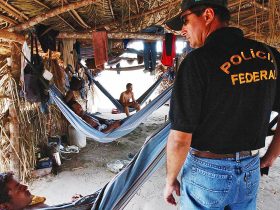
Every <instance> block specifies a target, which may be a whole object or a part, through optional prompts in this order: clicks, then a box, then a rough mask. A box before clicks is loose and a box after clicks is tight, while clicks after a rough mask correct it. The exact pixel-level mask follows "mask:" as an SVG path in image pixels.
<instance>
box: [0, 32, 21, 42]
mask: <svg viewBox="0 0 280 210" xmlns="http://www.w3.org/2000/svg"><path fill="white" fill-rule="evenodd" d="M0 39H1V40H4V41H9V42H10V41H13V42H18V43H23V42H24V41H25V37H24V36H23V35H21V34H17V33H12V32H9V31H6V30H0Z"/></svg>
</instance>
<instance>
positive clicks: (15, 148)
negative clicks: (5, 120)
mask: <svg viewBox="0 0 280 210" xmlns="http://www.w3.org/2000/svg"><path fill="white" fill-rule="evenodd" d="M9 117H10V143H11V150H10V161H11V162H10V169H11V171H13V172H14V174H15V177H16V178H17V179H19V178H20V160H19V158H18V155H19V152H20V150H19V122H18V118H17V112H16V110H15V108H14V107H13V106H10V108H9Z"/></svg>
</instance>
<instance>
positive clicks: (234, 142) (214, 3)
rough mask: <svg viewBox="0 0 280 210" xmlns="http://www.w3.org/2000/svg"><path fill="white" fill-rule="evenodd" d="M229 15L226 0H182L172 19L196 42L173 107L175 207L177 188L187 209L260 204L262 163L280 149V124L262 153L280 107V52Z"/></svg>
mask: <svg viewBox="0 0 280 210" xmlns="http://www.w3.org/2000/svg"><path fill="white" fill-rule="evenodd" d="M229 19H230V13H229V11H228V9H227V1H226V0H183V2H182V5H181V13H180V14H179V15H177V16H176V17H174V18H173V19H171V20H170V21H168V22H167V26H168V27H170V28H171V29H173V30H177V31H179V30H181V31H182V34H183V35H184V36H185V37H186V39H187V40H188V41H189V43H190V46H191V47H192V48H196V49H195V50H193V51H192V52H191V53H189V54H188V55H187V56H186V58H185V59H184V60H183V62H182V63H181V65H180V68H179V70H178V73H177V77H176V80H175V84H174V90H173V93H172V99H171V107H170V121H171V131H170V134H169V138H168V143H167V178H166V187H165V192H164V198H165V200H166V202H168V203H171V204H174V205H176V201H175V199H174V197H173V194H172V193H173V192H174V191H175V192H176V194H177V195H180V196H181V202H180V205H181V209H195V210H197V209H200V210H201V209H221V210H222V209H238V210H243V209H256V196H257V191H258V186H259V179H260V167H261V168H264V167H269V166H271V165H272V164H273V162H274V161H275V159H276V158H277V157H278V156H279V154H280V126H278V127H277V129H276V134H275V136H274V138H273V141H272V143H271V145H270V147H269V149H268V151H267V153H266V154H265V156H264V157H263V158H262V159H261V161H260V158H259V155H258V150H259V149H260V148H262V147H264V145H265V137H266V133H267V129H268V124H269V119H270V114H271V111H272V110H274V111H279V107H280V106H279V96H280V81H279V77H278V71H277V65H278V66H280V62H279V59H280V56H279V53H278V52H277V51H276V50H275V49H274V48H272V47H269V46H267V45H264V44H262V43H260V42H257V41H253V40H250V39H247V38H244V37H243V32H242V31H241V30H239V29H237V28H231V27H228V22H229ZM278 125H279V124H278ZM181 168H182V174H181V184H180V183H179V182H178V180H177V176H178V174H179V171H180V170H181Z"/></svg>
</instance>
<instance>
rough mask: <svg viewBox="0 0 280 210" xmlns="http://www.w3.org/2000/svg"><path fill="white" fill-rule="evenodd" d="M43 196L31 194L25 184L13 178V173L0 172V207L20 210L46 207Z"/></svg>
mask: <svg viewBox="0 0 280 210" xmlns="http://www.w3.org/2000/svg"><path fill="white" fill-rule="evenodd" d="M45 200H46V199H45V198H44V197H37V196H33V195H32V194H31V193H30V192H29V190H28V187H27V186H26V185H23V184H21V183H19V182H18V181H17V180H15V179H14V177H13V173H11V172H6V173H0V209H1V210H22V209H39V208H43V207H47V205H46V204H44V202H45Z"/></svg>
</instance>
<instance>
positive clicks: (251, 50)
mask: <svg viewBox="0 0 280 210" xmlns="http://www.w3.org/2000/svg"><path fill="white" fill-rule="evenodd" d="M250 52H251V55H252V57H253V58H255V57H256V56H255V52H254V50H253V49H250Z"/></svg>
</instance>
